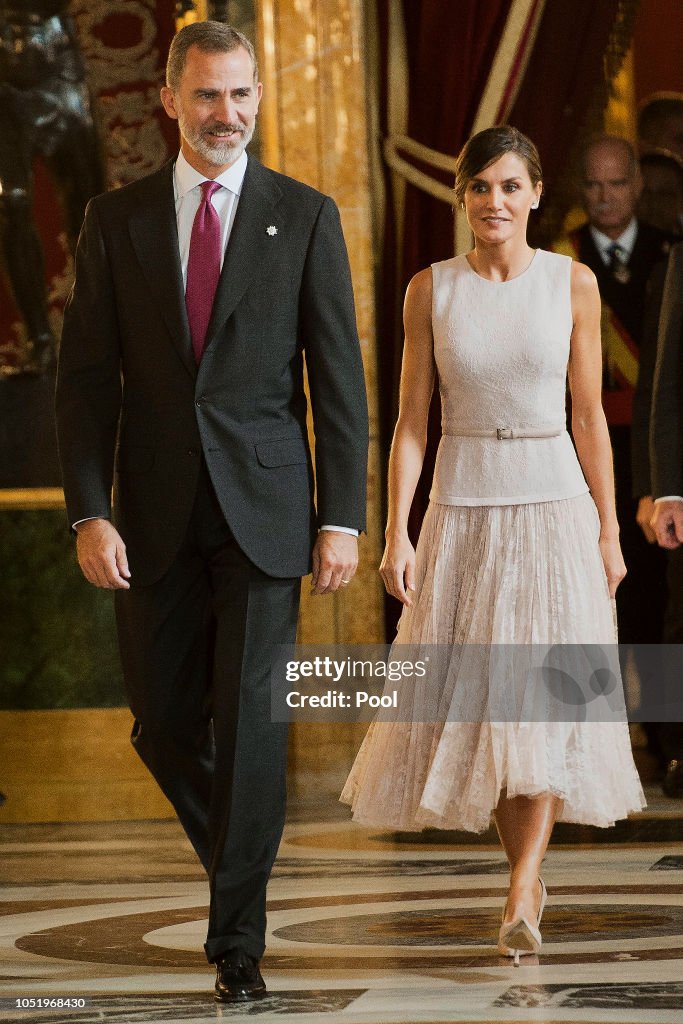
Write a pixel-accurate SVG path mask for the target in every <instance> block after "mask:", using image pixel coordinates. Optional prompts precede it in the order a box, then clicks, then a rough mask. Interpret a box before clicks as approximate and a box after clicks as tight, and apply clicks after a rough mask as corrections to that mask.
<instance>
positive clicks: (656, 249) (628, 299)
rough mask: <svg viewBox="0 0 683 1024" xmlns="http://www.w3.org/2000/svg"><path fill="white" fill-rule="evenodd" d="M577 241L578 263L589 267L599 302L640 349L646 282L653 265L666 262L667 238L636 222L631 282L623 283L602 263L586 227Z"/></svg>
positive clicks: (629, 262)
mask: <svg viewBox="0 0 683 1024" xmlns="http://www.w3.org/2000/svg"><path fill="white" fill-rule="evenodd" d="M576 238H577V241H578V250H579V260H580V261H581V262H582V263H585V264H586V265H587V266H589V267H590V268H591V270H592V271H593V273H594V274H595V276H596V278H597V279H598V287H599V288H600V297H601V299H602V301H603V302H605V303H607V305H608V306H609V307H610V309H612V310H613V311H614V312H615V313H616V315H617V316H618V317H619V320H620V321H621V323H622V324H623V325H624V327H625V328H626V330H627V331H628V333H629V335H630V336H631V338H632V339H633V341H634V342H635V343H636V345H640V343H641V338H642V333H643V318H644V310H645V297H646V295H647V290H648V282H649V280H650V275H651V273H652V270H653V267H654V266H655V264H656V263H658V262H659V261H660V260H663V259H666V254H667V252H668V248H669V241H670V240H669V237H668V235H665V234H664V232H663V231H659V230H658V229H657V228H653V227H651V226H650V225H649V224H644V223H643V222H642V221H638V233H637V235H636V240H635V244H634V246H633V251H632V253H631V257H630V259H629V261H628V269H629V273H630V278H629V280H628V281H627V282H626V283H622V282H620V281H617V280H616V278H615V277H614V275H613V274H612V273H611V272H610V270H609V268H608V267H606V266H605V264H604V263H603V261H602V257H601V255H600V253H599V251H598V249H597V247H596V245H595V242H594V241H593V238H592V236H591V233H590V227H589V225H588V224H584V225H583V227H581V228H579V229H578V231H577V232H576Z"/></svg>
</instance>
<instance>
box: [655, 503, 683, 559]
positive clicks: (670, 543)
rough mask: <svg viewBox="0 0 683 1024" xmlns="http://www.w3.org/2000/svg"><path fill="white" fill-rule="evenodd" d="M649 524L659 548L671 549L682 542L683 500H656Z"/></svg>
mask: <svg viewBox="0 0 683 1024" xmlns="http://www.w3.org/2000/svg"><path fill="white" fill-rule="evenodd" d="M650 525H651V526H652V529H653V530H654V531H655V535H656V537H657V543H658V544H659V546H660V548H667V549H668V550H669V551H673V549H674V548H678V547H680V546H681V544H683V501H658V502H657V503H656V504H655V510H654V514H653V516H652V519H651V522H650Z"/></svg>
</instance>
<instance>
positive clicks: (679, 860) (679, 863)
mask: <svg viewBox="0 0 683 1024" xmlns="http://www.w3.org/2000/svg"><path fill="white" fill-rule="evenodd" d="M650 871H683V856H681V857H676V856H669V857H661V858H660V859H659V860H658V861H657V863H656V864H653V865H652V867H651V868H650Z"/></svg>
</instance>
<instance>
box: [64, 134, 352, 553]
mask: <svg viewBox="0 0 683 1024" xmlns="http://www.w3.org/2000/svg"><path fill="white" fill-rule="evenodd" d="M247 163H248V158H247V154H246V153H242V156H241V157H239V159H238V160H236V161H235V163H234V164H232V166H231V167H228V169H227V171H223V173H222V174H219V175H218V176H217V177H216V178H214V179H213V180H214V181H216V182H218V184H219V185H221V186H222V187H221V188H219V189H217V190H216V192H214V194H213V196H212V197H211V204H212V206H213V208H214V210H215V211H216V213H217V214H218V217H219V219H220V222H221V269H223V259H224V256H225V250H226V249H227V246H228V241H229V239H230V232H231V230H232V225H233V224H234V221H235V214H236V213H237V203H238V201H239V197H240V192H241V191H242V184H243V182H244V175H245V174H246V171H247ZM203 181H206V177H205V176H204V175H203V174H200V173H199V171H197V170H195V168H194V167H193V166H192V164H190V163H188V161H187V160H186V159H185V157H184V156H183V153H182V151H181V152H179V153H178V158H177V159H176V162H175V167H174V170H173V193H174V196H175V213H176V220H177V224H178V247H179V249H180V265H181V267H182V271H183V289H185V287H186V286H187V264H188V260H189V258H190V239H191V237H192V225H193V224H194V218H195V215H196V213H197V210H198V209H199V204H200V202H201V198H202V191H201V188H200V185H201V184H202V182H203ZM88 518H92V517H88ZM85 522H87V519H79V520H78V521H77V522H75V523H74V524H73V525H74V528H75V527H77V526H79V525H80V524H81V523H85ZM320 529H321V530H335V531H337V532H338V533H349V534H351V535H352V536H353V537H357V536H358V530H355V529H353V528H352V527H350V526H329V525H327V524H326V525H325V526H321V527H320Z"/></svg>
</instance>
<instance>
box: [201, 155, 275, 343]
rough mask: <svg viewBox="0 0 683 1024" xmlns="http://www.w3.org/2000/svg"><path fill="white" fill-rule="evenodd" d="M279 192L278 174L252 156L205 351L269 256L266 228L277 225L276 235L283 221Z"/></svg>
mask: <svg viewBox="0 0 683 1024" xmlns="http://www.w3.org/2000/svg"><path fill="white" fill-rule="evenodd" d="M280 195H281V192H280V188H279V186H278V185H277V183H276V181H275V176H274V175H273V174H272V173H271V172H270V171H268V170H267V168H265V167H263V165H262V164H260V163H259V162H258V161H257V160H255V159H254V158H253V157H249V163H248V164H247V171H246V174H245V176H244V182H243V183H242V191H241V193H240V198H239V202H238V204H237V212H236V214H235V221H234V223H233V226H232V230H231V232H230V240H229V242H228V247H227V250H226V253H225V259H224V260H223V269H222V271H221V276H220V280H219V282H218V288H217V289H216V297H215V299H214V303H213V310H212V312H211V320H210V322H209V327H208V330H207V334H206V345H205V350H206V349H207V348H209V346H210V345H212V344H213V343H214V342H215V340H216V335H217V333H218V332H219V331H220V329H221V327H222V326H223V324H224V323H225V321H226V320H227V319H228V317H230V316H231V315H232V313H233V312H234V310H235V307H236V306H237V304H238V302H239V301H240V299H241V298H242V296H243V295H244V293H245V291H246V290H247V288H248V287H249V285H250V284H251V282H252V280H253V278H254V276H255V274H256V271H257V270H258V268H259V267H260V266H261V265H262V263H263V262H264V261H265V260H266V259H267V256H268V250H269V248H272V246H273V244H274V233H273V232H272V231H271V232H270V233H269V232H268V230H267V229H268V228H275V229H276V230H275V234H277V232H278V231H279V230H280V228H281V222H280V221H278V219H277V217H276V216H275V213H274V208H275V206H276V205H277V202H278V200H279V198H280Z"/></svg>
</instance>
